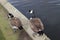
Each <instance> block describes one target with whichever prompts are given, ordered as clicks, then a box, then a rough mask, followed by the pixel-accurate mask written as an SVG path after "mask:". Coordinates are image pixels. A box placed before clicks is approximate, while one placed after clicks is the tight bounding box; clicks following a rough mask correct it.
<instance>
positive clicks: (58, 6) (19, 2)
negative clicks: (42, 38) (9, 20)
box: [8, 0, 60, 40]
mask: <svg viewBox="0 0 60 40" xmlns="http://www.w3.org/2000/svg"><path fill="white" fill-rule="evenodd" d="M8 1H9V2H10V3H11V4H12V5H14V6H15V7H16V8H17V9H18V10H19V11H20V12H22V13H23V14H24V15H25V16H26V17H27V18H30V17H31V16H32V14H29V10H34V14H35V16H36V17H39V18H40V19H41V20H42V22H43V24H44V26H45V30H44V32H45V33H46V35H47V36H49V37H50V38H51V40H60V0H8Z"/></svg>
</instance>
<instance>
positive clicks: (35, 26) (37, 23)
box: [30, 18, 44, 32]
mask: <svg viewBox="0 0 60 40" xmlns="http://www.w3.org/2000/svg"><path fill="white" fill-rule="evenodd" d="M30 22H31V23H32V25H33V27H31V28H32V30H33V31H35V32H38V31H39V29H40V30H41V31H42V30H44V26H43V23H42V22H41V20H40V19H39V18H32V19H31V20H30Z"/></svg>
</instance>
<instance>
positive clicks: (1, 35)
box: [0, 30, 5, 40]
mask: <svg viewBox="0 0 60 40" xmlns="http://www.w3.org/2000/svg"><path fill="white" fill-rule="evenodd" d="M0 40H5V37H4V35H3V33H2V32H1V30H0Z"/></svg>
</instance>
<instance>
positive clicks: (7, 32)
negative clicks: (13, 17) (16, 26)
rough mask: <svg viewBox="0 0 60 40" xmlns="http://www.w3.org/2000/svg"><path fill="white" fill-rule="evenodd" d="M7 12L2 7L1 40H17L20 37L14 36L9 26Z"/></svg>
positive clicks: (0, 21) (0, 18)
mask: <svg viewBox="0 0 60 40" xmlns="http://www.w3.org/2000/svg"><path fill="white" fill-rule="evenodd" d="M7 13H8V12H7V11H6V10H5V9H4V8H3V7H2V6H1V5H0V30H1V31H0V40H5V39H6V40H17V37H18V35H17V34H14V33H13V31H12V29H11V28H10V25H9V20H8V18H7Z"/></svg>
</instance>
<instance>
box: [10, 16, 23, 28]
mask: <svg viewBox="0 0 60 40" xmlns="http://www.w3.org/2000/svg"><path fill="white" fill-rule="evenodd" d="M10 23H11V25H12V26H17V27H20V26H22V23H21V21H20V20H19V18H17V17H13V18H12V19H11V20H10Z"/></svg>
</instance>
